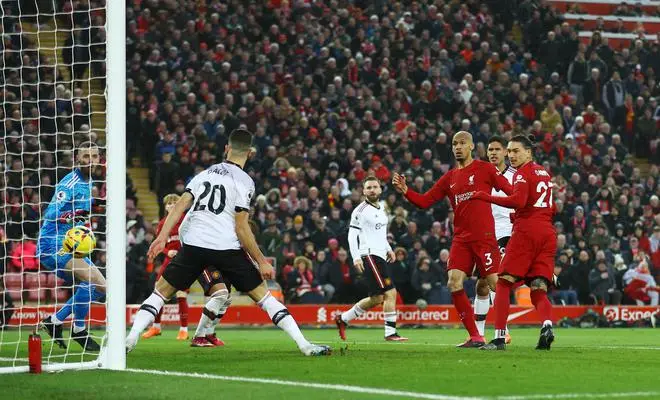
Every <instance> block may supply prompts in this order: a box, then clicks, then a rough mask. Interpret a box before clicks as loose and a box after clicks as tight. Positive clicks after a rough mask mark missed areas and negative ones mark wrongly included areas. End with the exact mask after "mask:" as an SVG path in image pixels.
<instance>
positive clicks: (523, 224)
mask: <svg viewBox="0 0 660 400" xmlns="http://www.w3.org/2000/svg"><path fill="white" fill-rule="evenodd" d="M508 151H509V160H510V161H511V165H513V167H514V168H516V169H517V172H516V174H515V175H514V177H513V194H512V195H511V196H505V197H499V196H493V195H491V194H489V193H487V192H484V191H479V192H477V193H476V194H475V195H474V196H472V199H471V201H470V203H483V201H478V200H485V201H486V202H489V203H494V204H497V205H500V206H502V207H507V208H513V209H515V213H516V217H515V219H514V222H513V234H512V235H511V240H510V241H509V244H508V246H507V254H506V257H505V258H504V261H503V262H502V266H501V268H500V276H499V279H498V281H497V291H496V296H495V339H493V340H492V341H491V342H490V343H488V344H487V345H486V346H484V347H482V349H484V350H505V349H506V344H505V336H506V322H507V318H508V316H509V307H510V301H511V299H510V296H511V287H512V286H513V285H514V284H515V283H516V282H518V281H520V280H525V282H527V283H528V285H529V286H530V288H531V289H532V291H531V297H532V304H534V307H535V308H536V311H537V312H538V313H539V315H540V317H541V319H542V320H543V326H542V328H541V334H540V337H539V341H538V344H537V345H536V348H537V349H539V350H550V345H551V344H552V342H553V341H554V338H555V337H554V334H553V332H552V320H551V318H552V316H551V314H552V306H551V304H550V301H549V300H548V294H547V291H548V287H549V286H550V282H552V278H553V271H554V260H555V252H556V250H557V236H556V232H555V228H554V225H553V223H552V218H553V215H554V207H553V202H552V186H553V185H552V182H551V179H552V178H551V176H550V174H549V173H548V171H546V170H545V169H544V168H543V167H542V166H540V165H539V164H536V163H535V162H534V161H532V152H533V144H532V141H531V140H530V139H529V138H528V137H527V136H523V135H519V136H515V137H514V138H513V139H511V141H510V142H509V145H508Z"/></svg>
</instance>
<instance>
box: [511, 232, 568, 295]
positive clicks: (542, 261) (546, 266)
mask: <svg viewBox="0 0 660 400" xmlns="http://www.w3.org/2000/svg"><path fill="white" fill-rule="evenodd" d="M556 251H557V233H556V232H555V231H554V230H552V231H545V230H543V231H539V230H529V231H527V230H523V229H517V230H515V231H514V232H513V235H511V240H509V244H507V246H506V256H505V257H504V260H503V261H502V265H501V266H500V270H499V273H500V275H503V274H505V275H511V276H515V277H517V278H522V279H525V280H526V281H529V280H531V279H533V278H538V277H541V278H545V279H547V280H548V282H549V283H552V276H553V273H554V268H555V253H556Z"/></svg>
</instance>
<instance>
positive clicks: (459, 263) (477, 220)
mask: <svg viewBox="0 0 660 400" xmlns="http://www.w3.org/2000/svg"><path fill="white" fill-rule="evenodd" d="M452 150H453V152H454V157H455V158H456V163H457V165H456V167H455V168H453V169H452V170H450V171H449V172H447V173H446V174H445V175H443V176H442V177H441V178H440V179H439V180H438V181H437V182H436V183H435V184H434V185H433V187H432V188H431V189H430V190H429V191H427V192H426V193H424V194H420V193H417V192H415V191H413V190H411V189H409V188H408V185H407V184H406V181H405V178H404V177H403V176H401V175H399V174H394V178H393V181H392V183H393V184H394V187H395V188H396V189H397V191H399V192H400V193H403V194H404V195H405V197H406V199H408V201H410V202H411V203H412V204H414V205H416V206H417V207H420V208H429V207H431V206H432V205H433V204H435V203H437V202H439V201H440V200H442V199H444V198H445V197H449V201H450V202H451V205H452V208H453V209H454V232H455V234H454V239H453V241H452V245H451V249H450V254H449V261H448V264H447V269H448V270H449V273H448V275H449V281H448V283H447V286H448V287H449V290H450V291H451V297H452V302H453V303H454V307H456V311H457V312H458V315H459V317H460V318H461V320H462V321H463V325H464V326H465V329H467V331H468V333H469V334H470V339H469V340H467V341H466V342H465V343H462V344H460V345H459V347H481V346H483V345H484V344H485V343H484V337H483V336H482V335H480V334H479V330H478V329H477V325H476V323H475V320H474V311H473V310H472V305H471V304H470V300H469V299H468V297H467V295H466V294H465V291H464V290H463V282H464V281H465V280H466V279H467V278H468V276H470V275H472V271H473V270H474V267H475V264H476V267H477V270H478V272H479V276H482V277H486V279H487V281H488V284H489V286H490V288H491V289H492V290H495V285H496V283H497V270H498V268H499V265H500V250H499V248H498V246H497V240H495V223H494V220H493V212H492V210H491V207H490V204H487V203H485V202H469V201H467V200H469V199H470V198H471V197H472V196H473V195H474V193H476V192H477V191H478V190H481V191H484V192H488V193H490V192H491V190H492V189H493V188H495V189H498V190H502V191H504V192H505V193H511V185H510V184H509V182H508V181H507V180H506V178H505V177H504V176H502V175H500V174H499V172H498V171H497V168H495V166H493V165H491V164H489V163H487V162H485V161H480V160H474V159H473V158H472V150H474V142H473V141H472V135H471V134H470V133H468V132H465V131H461V132H458V133H456V134H455V135H454V137H453V139H452Z"/></svg>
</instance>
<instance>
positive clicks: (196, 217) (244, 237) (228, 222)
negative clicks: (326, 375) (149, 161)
mask: <svg viewBox="0 0 660 400" xmlns="http://www.w3.org/2000/svg"><path fill="white" fill-rule="evenodd" d="M251 145H252V134H251V133H250V132H248V131H247V130H245V129H236V130H234V131H233V132H232V133H231V135H230V136H229V143H228V144H227V146H226V147H225V151H226V152H227V160H226V161H225V162H222V163H219V164H215V165H212V166H211V167H209V168H208V169H206V170H205V171H203V172H201V173H199V174H198V175H196V176H195V177H194V178H193V179H192V180H191V181H190V182H189V183H188V185H187V186H186V192H184V193H183V195H182V196H181V199H179V201H178V202H177V203H176V205H175V206H174V209H172V211H170V213H169V214H168V215H167V219H166V220H165V223H164V225H163V230H162V231H161V233H160V234H159V235H158V237H157V238H156V239H155V240H154V241H153V243H152V244H151V247H150V248H149V251H148V255H149V256H151V257H153V256H155V255H156V254H158V253H160V252H161V251H162V250H163V248H164V247H165V244H166V242H167V232H169V231H170V230H171V229H172V228H173V227H174V225H175V224H176V222H177V221H178V220H179V218H180V217H181V215H182V214H183V213H184V212H186V210H188V215H187V216H186V220H185V221H184V223H183V224H182V227H181V229H180V231H179V234H180V236H181V242H182V246H181V250H180V251H179V252H178V253H177V255H176V256H174V258H173V259H172V262H171V263H170V265H169V266H168V268H167V269H165V272H164V273H163V276H162V277H161V278H160V279H159V280H158V281H157V282H156V288H155V290H154V292H153V293H152V294H151V295H150V296H149V297H148V298H147V300H145V301H144V303H142V306H141V307H140V310H139V311H138V313H137V315H136V316H135V321H134V323H133V327H132V328H131V331H130V333H129V334H128V337H127V338H126V351H127V352H130V351H131V350H133V349H134V348H135V346H136V344H137V342H138V339H139V337H140V334H141V333H142V331H143V330H144V329H145V328H146V327H147V326H149V324H150V323H151V322H152V321H153V320H154V319H155V318H156V315H158V312H159V311H160V309H161V308H162V307H163V305H164V304H165V302H166V301H167V300H168V299H170V298H171V297H172V296H173V295H174V294H175V293H176V291H177V290H185V289H187V288H189V287H190V285H191V284H192V282H193V281H194V280H195V279H196V278H197V277H198V276H199V275H200V274H201V273H202V271H203V270H204V268H205V267H206V266H214V267H215V268H217V270H218V271H219V272H220V273H221V274H222V276H223V277H226V278H227V279H228V280H229V281H230V282H231V284H232V285H234V286H235V287H236V289H238V290H239V291H241V292H246V293H248V295H249V296H250V297H251V298H252V299H253V300H254V301H255V302H256V303H257V304H258V305H259V307H261V309H262V310H264V311H265V312H266V313H268V316H269V317H270V318H271V320H272V321H273V324H275V325H277V326H278V327H279V328H281V329H283V330H284V331H285V332H286V333H287V334H288V335H289V336H290V337H291V338H292V339H293V340H294V341H295V342H296V344H297V345H298V348H299V349H300V351H301V352H302V353H303V354H304V355H307V356H321V355H328V354H330V348H329V347H328V346H321V345H315V344H312V343H310V342H308V341H307V339H305V337H304V336H303V334H302V332H301V331H300V328H299V327H298V324H297V323H296V321H295V320H294V319H293V317H292V316H291V314H289V311H288V310H287V308H286V307H285V306H284V305H283V304H282V303H280V302H279V301H277V300H276V299H275V298H274V297H273V296H272V295H271V294H270V293H269V292H268V288H267V286H266V282H265V279H272V278H273V277H274V274H275V273H274V270H273V267H272V265H270V263H269V262H268V260H267V259H266V258H265V257H264V255H263V253H262V252H261V250H260V249H259V246H258V245H257V242H256V240H255V238H254V234H253V233H252V230H251V229H250V225H249V222H248V218H249V215H250V213H249V209H250V203H251V201H252V198H253V196H254V190H255V188H254V181H252V178H250V176H249V175H248V174H247V173H245V171H243V166H244V165H245V162H246V161H247V157H248V153H249V151H250V147H251ZM252 260H255V261H256V264H257V265H258V267H255V265H254V263H253V262H252ZM214 313H215V312H214ZM215 314H217V313H215Z"/></svg>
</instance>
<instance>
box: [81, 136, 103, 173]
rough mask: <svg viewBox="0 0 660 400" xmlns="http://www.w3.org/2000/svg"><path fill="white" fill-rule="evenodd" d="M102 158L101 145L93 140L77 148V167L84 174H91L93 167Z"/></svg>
mask: <svg viewBox="0 0 660 400" xmlns="http://www.w3.org/2000/svg"><path fill="white" fill-rule="evenodd" d="M100 160H101V154H100V153H99V146H97V145H96V143H92V142H83V143H81V144H80V145H79V146H78V147H77V148H76V168H78V169H80V171H81V172H82V173H83V175H84V176H89V175H90V173H91V168H92V167H93V166H94V165H96V164H98V163H99V162H100Z"/></svg>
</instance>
